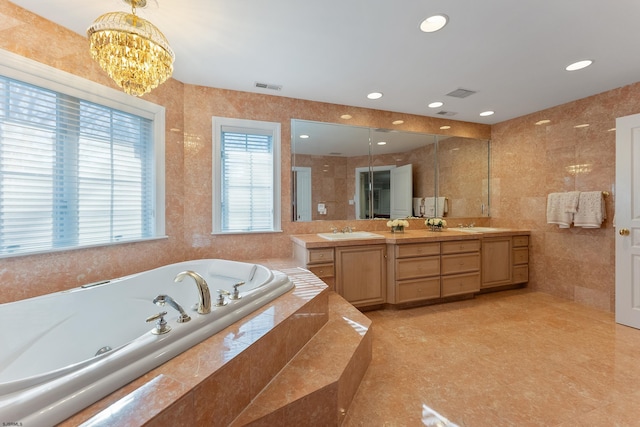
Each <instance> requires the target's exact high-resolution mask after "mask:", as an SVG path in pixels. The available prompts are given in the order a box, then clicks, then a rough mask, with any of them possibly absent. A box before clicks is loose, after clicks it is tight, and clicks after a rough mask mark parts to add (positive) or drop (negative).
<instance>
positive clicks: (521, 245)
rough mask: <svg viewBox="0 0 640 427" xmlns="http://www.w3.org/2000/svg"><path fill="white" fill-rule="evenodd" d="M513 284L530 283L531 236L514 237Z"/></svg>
mask: <svg viewBox="0 0 640 427" xmlns="http://www.w3.org/2000/svg"><path fill="white" fill-rule="evenodd" d="M512 254H513V256H512V260H513V265H512V268H513V280H512V283H513V284H518V283H527V282H528V281H529V236H513V250H512Z"/></svg>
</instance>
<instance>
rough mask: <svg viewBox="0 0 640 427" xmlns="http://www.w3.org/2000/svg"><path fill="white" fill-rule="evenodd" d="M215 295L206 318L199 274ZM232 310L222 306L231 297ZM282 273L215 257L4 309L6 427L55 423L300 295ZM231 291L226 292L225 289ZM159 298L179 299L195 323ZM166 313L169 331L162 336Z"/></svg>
mask: <svg viewBox="0 0 640 427" xmlns="http://www.w3.org/2000/svg"><path fill="white" fill-rule="evenodd" d="M183 271H193V272H196V273H198V274H199V275H200V276H202V278H204V279H205V281H206V282H207V284H208V287H209V290H210V293H211V313H209V314H199V313H198V312H196V311H195V306H196V305H197V303H198V302H199V301H200V293H199V291H198V287H197V286H196V282H195V280H194V278H193V277H189V276H186V277H183V279H182V281H181V282H174V279H175V277H176V276H177V275H178V274H179V273H181V272H183ZM241 281H242V282H245V284H243V285H241V286H239V287H238V288H237V289H238V290H239V291H240V299H235V300H234V299H230V298H229V295H225V298H224V299H225V302H226V303H227V304H226V305H223V306H215V304H216V302H217V299H218V295H219V293H218V292H217V291H218V290H223V291H226V292H229V293H231V294H232V293H233V287H234V284H236V283H238V282H241ZM293 286H294V285H293V283H292V282H291V281H290V280H289V278H288V277H287V276H286V275H285V274H284V273H282V272H279V271H273V270H269V269H268V268H266V267H264V266H261V265H257V264H250V263H243V262H236V261H227V260H220V259H206V260H197V261H186V262H181V263H177V264H171V265H167V266H163V267H160V268H156V269H154V270H149V271H145V272H142V273H137V274H133V275H130V276H126V277H122V278H119V279H114V280H109V281H105V282H101V283H94V284H89V285H84V286H83V287H80V288H75V289H72V290H69V291H63V292H57V293H53V294H49V295H44V296H40V297H36V298H30V299H26V300H22V301H16V302H12V303H8V304H2V305H0V325H2V328H1V329H0V342H1V343H2V351H0V422H3V423H21V425H24V426H31V425H33V426H40V425H52V424H56V423H58V422H60V421H63V420H64V419H66V418H68V417H69V416H71V415H73V414H74V413H76V412H78V411H80V410H82V409H83V408H85V407H87V406H89V405H90V404H91V403H93V402H95V401H97V400H99V399H101V398H102V397H104V396H106V395H107V394H109V393H112V392H113V391H115V390H117V389H118V388H120V387H122V386H124V385H125V384H127V383H128V382H130V381H132V380H134V379H135V378H138V377H139V376H141V375H143V374H144V373H146V372H148V371H149V370H151V369H153V368H155V367H156V366H159V365H161V364H162V363H164V362H166V361H168V360H169V359H171V358H173V357H175V356H177V355H178V354H180V353H182V352H183V351H185V350H187V349H188V348H190V347H192V346H194V345H195V344H197V343H199V342H201V341H203V340H204V339H206V338H208V337H210V336H212V335H214V334H216V333H217V332H218V331H220V330H222V329H224V328H225V327H227V326H228V325H230V324H232V323H234V322H235V321H237V320H239V319H241V318H242V317H244V316H246V315H247V314H249V313H251V312H253V311H255V310H257V309H258V308H260V307H262V306H263V305H265V304H268V303H269V302H270V301H272V300H274V299H275V298H277V297H278V296H280V295H282V294H284V293H286V292H287V291H289V290H290V289H292V288H293ZM223 293H224V292H223ZM158 295H168V296H170V297H171V298H173V299H174V300H175V301H176V302H177V303H178V304H179V305H181V306H182V307H183V308H184V311H185V312H186V313H187V314H188V315H189V316H190V317H191V320H190V321H188V322H185V323H178V321H177V320H178V318H179V315H180V313H179V312H178V311H177V309H174V308H173V307H172V306H169V304H166V305H164V306H157V305H155V304H154V302H153V301H154V299H155V298H156V297H157V296H158ZM162 311H166V312H167V314H166V315H165V316H164V319H165V321H166V322H167V325H168V326H169V327H170V328H171V330H170V331H169V332H168V333H164V334H160V335H156V334H154V333H152V330H155V329H156V325H155V322H156V321H155V320H153V321H151V322H148V321H147V319H148V318H149V317H152V316H153V315H155V314H158V313H160V312H162Z"/></svg>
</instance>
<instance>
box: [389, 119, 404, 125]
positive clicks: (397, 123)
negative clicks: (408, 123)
mask: <svg viewBox="0 0 640 427" xmlns="http://www.w3.org/2000/svg"><path fill="white" fill-rule="evenodd" d="M403 123H404V120H394V121H392V122H391V124H393V125H401V124H403Z"/></svg>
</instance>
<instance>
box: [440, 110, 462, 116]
mask: <svg viewBox="0 0 640 427" xmlns="http://www.w3.org/2000/svg"><path fill="white" fill-rule="evenodd" d="M436 114H437V115H439V116H447V117H450V116H455V115H456V114H458V113H454V112H453V111H444V110H441V111H438V112H437V113H436Z"/></svg>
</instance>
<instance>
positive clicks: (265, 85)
mask: <svg viewBox="0 0 640 427" xmlns="http://www.w3.org/2000/svg"><path fill="white" fill-rule="evenodd" d="M255 86H256V87H257V88H260V89H269V90H282V86H281V85H273V84H269V83H260V82H256V85H255Z"/></svg>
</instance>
